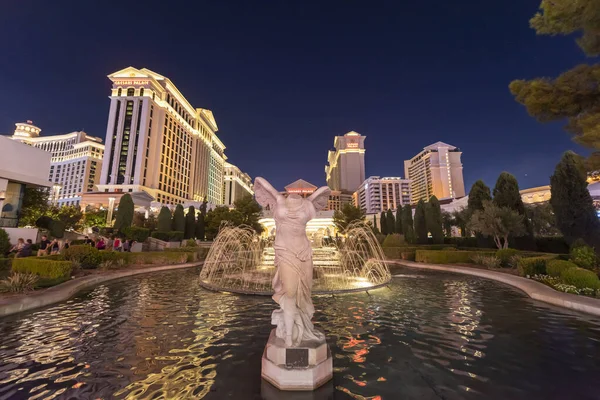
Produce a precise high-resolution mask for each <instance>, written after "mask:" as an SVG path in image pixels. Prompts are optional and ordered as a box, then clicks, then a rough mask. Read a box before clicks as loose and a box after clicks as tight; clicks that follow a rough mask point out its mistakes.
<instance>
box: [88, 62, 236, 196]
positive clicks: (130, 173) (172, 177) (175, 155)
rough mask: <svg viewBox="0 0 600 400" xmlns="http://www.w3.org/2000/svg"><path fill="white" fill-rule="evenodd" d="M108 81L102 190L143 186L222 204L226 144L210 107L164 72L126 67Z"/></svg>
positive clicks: (154, 192)
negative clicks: (195, 101)
mask: <svg viewBox="0 0 600 400" xmlns="http://www.w3.org/2000/svg"><path fill="white" fill-rule="evenodd" d="M108 78H109V79H110V80H111V81H112V90H111V95H110V111H109V115H108V124H107V129H106V140H105V145H106V150H105V154H106V157H105V161H104V164H103V166H102V175H101V177H100V183H99V184H98V185H97V186H98V190H99V191H100V192H105V193H106V192H141V191H143V192H146V193H147V194H149V195H150V196H152V197H153V198H154V199H155V200H156V201H158V202H160V203H162V204H166V205H174V204H179V203H185V202H189V201H192V202H200V201H202V200H204V198H206V199H207V200H208V202H209V203H211V204H222V202H223V197H224V194H223V190H224V181H223V175H224V170H225V160H226V159H227V157H226V156H225V153H224V151H225V145H224V144H223V143H222V142H221V140H219V138H218V137H217V134H216V132H217V130H218V126H217V123H216V121H215V118H214V116H213V114H212V112H211V111H210V110H207V109H204V108H194V107H192V105H191V104H190V103H189V102H188V101H187V100H186V98H185V97H184V96H183V95H182V94H181V92H180V91H179V90H178V89H177V87H176V86H175V85H174V84H173V82H171V81H170V80H169V79H168V78H166V77H164V76H162V75H160V74H158V73H156V72H153V71H150V70H149V69H146V68H142V69H137V68H133V67H128V68H125V69H123V70H121V71H118V72H115V73H113V74H111V75H109V76H108Z"/></svg>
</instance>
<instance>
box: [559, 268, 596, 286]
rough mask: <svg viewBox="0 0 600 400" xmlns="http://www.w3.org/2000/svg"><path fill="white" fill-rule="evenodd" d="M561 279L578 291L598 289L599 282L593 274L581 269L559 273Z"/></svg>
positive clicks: (571, 269)
mask: <svg viewBox="0 0 600 400" xmlns="http://www.w3.org/2000/svg"><path fill="white" fill-rule="evenodd" d="M560 277H561V279H562V280H563V282H564V283H566V284H568V285H573V286H575V287H576V288H578V289H583V288H592V289H600V280H598V275H596V273H595V272H592V271H588V270H587V269H583V268H568V269H565V270H563V271H562V272H561V274H560Z"/></svg>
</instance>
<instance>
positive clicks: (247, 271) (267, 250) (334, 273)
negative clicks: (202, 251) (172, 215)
mask: <svg viewBox="0 0 600 400" xmlns="http://www.w3.org/2000/svg"><path fill="white" fill-rule="evenodd" d="M313 246H315V247H313V264H314V267H313V290H312V292H313V293H314V294H326V293H339V292H355V291H364V290H369V289H375V288H377V287H381V286H384V285H386V284H387V283H388V282H389V281H390V279H391V274H390V271H389V269H388V267H387V265H386V264H385V261H384V255H383V251H382V249H381V246H380V245H379V242H378V241H377V238H376V237H375V235H374V234H373V231H372V230H371V227H370V226H368V225H367V224H366V223H364V222H363V221H355V222H353V223H351V224H350V225H349V226H348V227H347V228H346V230H345V231H344V232H343V235H342V237H341V238H339V240H335V241H333V243H332V244H329V245H325V244H323V240H315V241H313ZM274 260H275V250H274V249H273V247H272V245H269V244H268V242H267V241H266V240H264V239H261V238H260V237H259V236H258V235H257V234H256V232H254V230H253V229H252V228H250V227H246V226H239V227H234V226H231V225H224V226H223V227H221V229H220V231H219V234H218V235H217V237H216V238H215V241H214V243H213V245H212V246H211V248H210V251H209V253H208V256H207V257H206V261H205V262H204V267H203V268H202V271H201V272H200V284H201V285H202V286H204V287H205V288H207V289H212V290H217V291H226V292H235V293H243V294H258V295H272V294H273V288H272V280H273V277H274V275H275V272H276V267H275V264H274Z"/></svg>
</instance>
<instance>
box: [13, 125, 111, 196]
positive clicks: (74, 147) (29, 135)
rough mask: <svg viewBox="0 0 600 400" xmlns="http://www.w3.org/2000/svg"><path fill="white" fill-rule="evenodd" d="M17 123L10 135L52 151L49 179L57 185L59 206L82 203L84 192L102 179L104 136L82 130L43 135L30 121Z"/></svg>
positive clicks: (54, 194) (56, 194)
mask: <svg viewBox="0 0 600 400" xmlns="http://www.w3.org/2000/svg"><path fill="white" fill-rule="evenodd" d="M15 125H16V129H15V132H14V134H13V135H12V136H11V139H13V140H17V141H19V142H22V143H25V144H28V145H30V146H33V147H37V148H38V149H42V150H44V151H47V152H49V153H51V154H52V155H51V159H50V171H48V173H49V175H48V180H50V181H51V182H54V184H55V189H54V192H53V193H52V196H51V201H52V202H54V203H55V204H56V205H58V206H63V205H68V206H69V205H79V202H80V201H81V195H82V193H86V192H91V191H93V190H94V186H95V185H97V184H98V183H99V182H100V171H101V169H102V158H103V155H104V145H103V144H102V139H100V138H97V137H94V136H89V135H88V134H87V133H85V132H83V131H80V132H71V133H67V134H64V135H54V136H44V137H41V136H40V133H41V132H42V130H41V129H40V128H38V127H37V126H35V125H33V122H31V121H27V122H23V123H17V124H15Z"/></svg>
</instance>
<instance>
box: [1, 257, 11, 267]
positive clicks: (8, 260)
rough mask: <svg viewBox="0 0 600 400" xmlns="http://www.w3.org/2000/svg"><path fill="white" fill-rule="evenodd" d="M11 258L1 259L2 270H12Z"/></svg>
mask: <svg viewBox="0 0 600 400" xmlns="http://www.w3.org/2000/svg"><path fill="white" fill-rule="evenodd" d="M11 261H12V259H11V258H0V270H2V269H6V268H10V265H11Z"/></svg>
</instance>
